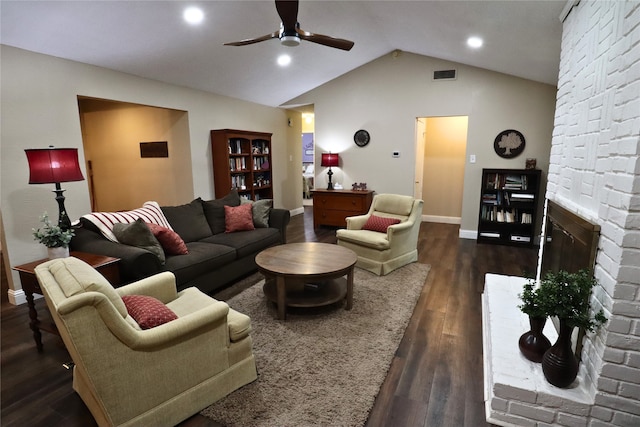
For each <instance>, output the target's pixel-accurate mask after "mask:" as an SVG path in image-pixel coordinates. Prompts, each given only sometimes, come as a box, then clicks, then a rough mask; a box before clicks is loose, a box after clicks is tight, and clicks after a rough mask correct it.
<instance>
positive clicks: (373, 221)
mask: <svg viewBox="0 0 640 427" xmlns="http://www.w3.org/2000/svg"><path fill="white" fill-rule="evenodd" d="M394 224H400V220H399V219H397V218H384V217H381V216H376V215H371V216H370V217H369V219H367V222H366V223H365V224H364V226H363V227H362V229H363V230H371V231H377V232H379V233H386V232H387V228H389V226H390V225H394Z"/></svg>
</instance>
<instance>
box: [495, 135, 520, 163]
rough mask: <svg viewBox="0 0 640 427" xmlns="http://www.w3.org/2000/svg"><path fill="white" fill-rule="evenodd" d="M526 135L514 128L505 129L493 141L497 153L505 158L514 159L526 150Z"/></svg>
mask: <svg viewBox="0 0 640 427" xmlns="http://www.w3.org/2000/svg"><path fill="white" fill-rule="evenodd" d="M524 146H525V140H524V135H522V134H521V133H520V132H518V131H517V130H514V129H507V130H503V131H502V132H500V133H499V134H498V136H496V139H495V140H494V141H493V149H494V150H495V152H496V154H497V155H498V156H500V157H502V158H504V159H512V158H514V157H516V156H518V155H519V154H520V153H522V152H523V151H524Z"/></svg>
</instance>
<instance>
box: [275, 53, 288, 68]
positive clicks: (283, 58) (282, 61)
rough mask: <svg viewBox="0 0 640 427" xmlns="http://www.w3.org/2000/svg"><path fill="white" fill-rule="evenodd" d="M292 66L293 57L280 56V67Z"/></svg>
mask: <svg viewBox="0 0 640 427" xmlns="http://www.w3.org/2000/svg"><path fill="white" fill-rule="evenodd" d="M289 64H291V57H290V56H289V55H280V56H278V65H279V66H281V67H286V66H287V65H289Z"/></svg>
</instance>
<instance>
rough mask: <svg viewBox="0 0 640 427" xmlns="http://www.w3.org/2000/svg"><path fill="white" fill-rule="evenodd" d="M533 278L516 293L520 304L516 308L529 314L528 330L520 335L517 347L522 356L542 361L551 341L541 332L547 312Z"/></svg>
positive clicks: (533, 360)
mask: <svg viewBox="0 0 640 427" xmlns="http://www.w3.org/2000/svg"><path fill="white" fill-rule="evenodd" d="M535 285H536V282H535V280H533V279H531V280H529V281H528V282H527V283H526V284H525V285H524V288H523V290H522V293H521V294H519V295H518V297H520V300H521V301H522V304H520V305H519V306H518V308H519V309H520V310H521V311H522V312H523V313H524V314H526V315H528V316H529V327H530V328H531V329H530V330H529V331H527V332H525V333H524V334H522V335H521V336H520V339H519V340H518V347H519V348H520V352H521V353H522V355H523V356H524V357H526V358H527V359H529V360H531V361H532V362H536V363H540V362H542V357H543V356H544V353H545V352H546V351H547V350H548V349H549V348H550V347H551V342H550V341H549V339H548V338H547V337H546V336H545V335H544V334H543V333H542V330H543V329H544V325H545V324H546V323H547V312H546V310H545V307H544V304H543V301H542V297H541V295H540V294H539V292H538V289H535Z"/></svg>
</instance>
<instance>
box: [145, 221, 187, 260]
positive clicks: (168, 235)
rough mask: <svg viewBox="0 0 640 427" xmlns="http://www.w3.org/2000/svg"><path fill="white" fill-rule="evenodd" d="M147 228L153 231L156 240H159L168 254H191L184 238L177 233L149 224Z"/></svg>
mask: <svg viewBox="0 0 640 427" xmlns="http://www.w3.org/2000/svg"><path fill="white" fill-rule="evenodd" d="M147 227H149V230H151V232H152V233H153V235H154V236H155V238H156V239H158V242H160V246H162V249H164V251H165V252H166V253H168V254H170V255H186V254H188V253H189V250H188V249H187V245H186V244H185V243H184V240H182V237H180V236H179V235H178V233H176V232H175V231H173V230H170V229H168V228H167V227H163V226H161V225H158V224H151V223H149V222H148V223H147Z"/></svg>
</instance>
